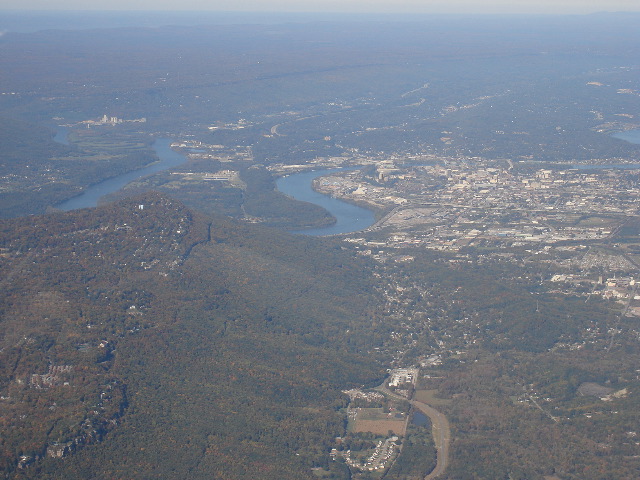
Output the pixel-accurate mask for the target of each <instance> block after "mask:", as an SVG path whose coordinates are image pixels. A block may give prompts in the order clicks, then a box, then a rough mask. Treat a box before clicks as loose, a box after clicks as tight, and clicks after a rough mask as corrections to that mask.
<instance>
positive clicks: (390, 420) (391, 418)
mask: <svg viewBox="0 0 640 480" xmlns="http://www.w3.org/2000/svg"><path fill="white" fill-rule="evenodd" d="M395 415H396V414H394V413H391V414H387V413H384V412H383V411H382V409H381V408H362V409H359V410H358V414H357V415H356V418H355V421H354V422H353V426H352V430H351V431H352V432H353V433H362V432H371V433H375V434H378V435H387V433H388V432H389V431H391V432H393V433H394V434H395V435H404V434H405V431H406V428H407V422H406V415H403V416H402V418H399V417H396V416H395Z"/></svg>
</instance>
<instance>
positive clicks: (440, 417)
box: [376, 385, 451, 480]
mask: <svg viewBox="0 0 640 480" xmlns="http://www.w3.org/2000/svg"><path fill="white" fill-rule="evenodd" d="M376 390H378V391H380V392H382V393H384V394H385V395H388V396H390V397H393V398H395V399H398V400H405V401H406V400H407V399H406V398H404V397H401V396H400V395H396V394H395V393H393V392H392V391H391V390H389V389H388V388H386V387H385V386H384V385H381V386H380V387H378V388H377V389H376ZM409 403H410V404H411V405H412V406H413V407H415V408H417V409H418V410H420V411H421V412H422V413H424V414H425V415H426V416H427V417H429V420H431V432H432V434H433V441H434V443H435V445H436V453H437V456H436V467H435V468H434V469H433V470H432V471H431V472H430V473H429V474H428V475H427V476H426V477H424V480H433V479H435V478H437V477H438V476H440V475H442V474H443V473H444V471H445V470H446V469H447V465H448V464H449V443H450V442H451V428H450V427H449V420H447V417H445V416H444V414H443V413H441V412H439V411H438V410H436V409H435V408H433V407H431V406H429V405H427V404H426V403H424V402H419V401H417V400H409Z"/></svg>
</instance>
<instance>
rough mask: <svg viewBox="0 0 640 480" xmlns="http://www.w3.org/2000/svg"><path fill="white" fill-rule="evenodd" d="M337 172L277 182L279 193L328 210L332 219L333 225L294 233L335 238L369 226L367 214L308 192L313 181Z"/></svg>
mask: <svg viewBox="0 0 640 480" xmlns="http://www.w3.org/2000/svg"><path fill="white" fill-rule="evenodd" d="M339 170H340V169H333V170H315V171H310V172H302V173H296V174H293V175H289V176H287V177H282V178H279V179H278V180H277V182H276V185H277V187H278V190H280V191H281V192H282V193H284V194H286V195H289V196H290V197H293V198H295V199H296V200H301V201H303V202H309V203H315V204H316V205H319V206H321V207H322V208H324V209H325V210H328V211H329V212H330V213H331V215H333V216H334V217H335V218H336V223H335V224H333V225H330V226H328V227H323V228H314V229H309V230H300V231H296V232H294V233H301V234H304V235H314V236H321V235H338V234H341V233H351V232H357V231H359V230H364V229H365V228H368V227H370V226H371V225H373V223H374V222H375V218H374V215H373V212H372V211H371V210H367V209H366V208H362V207H358V206H357V205H353V204H351V203H347V202H344V201H342V200H338V199H337V198H333V197H330V196H329V195H324V194H322V193H318V192H316V191H315V190H313V188H311V182H312V181H313V179H315V178H317V177H322V176H326V175H329V174H330V173H333V172H337V171H339ZM329 181H330V180H329Z"/></svg>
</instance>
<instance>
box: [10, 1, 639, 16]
mask: <svg viewBox="0 0 640 480" xmlns="http://www.w3.org/2000/svg"><path fill="white" fill-rule="evenodd" d="M2 8H4V9H18V10H25V9H26V10H217V11H290V12H314V11H317V12H360V13H380V12H397V13H410V12H416V13H545V14H566V13H569V14H586V13H594V12H603V11H608V12H617V11H632V12H640V0H235V1H233V2H232V1H230V0H110V1H108V2H105V1H104V0H100V1H97V0H58V1H57V2H52V1H51V0H2V1H1V2H0V9H2Z"/></svg>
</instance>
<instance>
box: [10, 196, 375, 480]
mask: <svg viewBox="0 0 640 480" xmlns="http://www.w3.org/2000/svg"><path fill="white" fill-rule="evenodd" d="M0 232H1V234H0V235H1V237H0V249H1V250H0V252H1V254H2V257H1V258H0V276H1V278H2V279H3V280H2V293H1V295H2V301H1V303H0V308H1V309H2V310H1V318H2V320H1V321H2V329H1V332H2V337H1V339H0V343H1V346H0V355H1V356H2V361H1V362H0V368H1V372H0V374H1V377H0V396H1V397H2V399H1V400H0V401H1V402H2V404H3V410H4V411H5V414H4V415H3V416H2V428H1V430H2V431H3V432H4V433H3V435H2V440H1V441H0V448H1V455H2V463H1V467H0V468H2V471H3V476H5V477H7V478H89V477H91V478H151V477H159V478H187V477H188V478H205V477H206V478H248V477H250V476H253V477H256V478H278V479H285V478H296V479H300V478H307V477H311V473H310V472H311V470H310V468H311V467H313V466H328V462H329V457H328V455H327V452H328V450H329V449H330V447H331V445H332V443H333V439H334V437H335V436H337V435H340V434H341V433H342V432H343V429H344V424H343V421H344V419H343V416H342V415H340V414H339V413H338V411H337V410H338V409H339V408H341V407H343V406H344V405H345V401H346V400H345V399H344V398H343V396H342V395H341V393H340V390H341V389H344V388H347V387H349V386H360V385H363V384H369V385H373V384H374V383H376V382H378V381H380V380H381V378H382V376H383V371H382V370H381V366H380V364H378V363H376V361H375V358H372V357H371V356H367V357H366V358H365V356H363V355H362V354H363V353H364V352H366V351H368V350H371V349H372V348H373V347H374V345H372V344H370V342H373V341H374V339H375V338H376V336H375V335H368V336H366V339H365V338H364V337H363V336H362V335H361V333H363V332H364V331H371V330H372V329H373V327H372V325H373V323H372V319H371V316H372V315H373V313H372V312H373V311H374V309H375V302H376V299H375V298H374V297H373V296H372V294H371V293H368V292H370V291H371V284H370V283H369V282H370V280H367V279H368V278H369V276H368V275H366V268H365V265H364V264H363V263H362V262H361V260H359V259H356V258H355V256H354V254H353V252H352V251H349V250H345V247H343V246H341V245H340V244H339V243H336V242H333V241H330V240H321V239H313V238H304V237H294V236H290V235H287V234H283V233H278V232H276V231H271V230H267V229H264V228H261V229H259V230H258V229H256V228H255V227H246V226H240V225H238V224H235V223H233V222H232V221H231V220H229V219H226V218H223V217H219V218H208V217H205V216H203V215H200V214H197V213H194V212H192V211H190V210H189V209H187V208H186V207H184V206H183V205H182V204H180V203H178V202H176V201H174V200H170V199H168V198H166V197H163V196H161V195H158V194H154V193H152V194H148V195H145V196H142V197H137V198H133V199H129V200H124V201H121V202H116V203H114V204H110V205H107V206H105V207H101V208H98V209H90V210H89V209H87V210H80V211H76V212H71V213H64V214H62V213H61V214H52V215H48V216H40V217H29V218H24V219H14V220H5V221H3V222H2V223H1V224H0ZM60 457H61V458H60ZM334 463H335V462H334ZM332 468H339V466H338V465H334V466H333V467H332ZM307 472H308V473H307Z"/></svg>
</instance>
